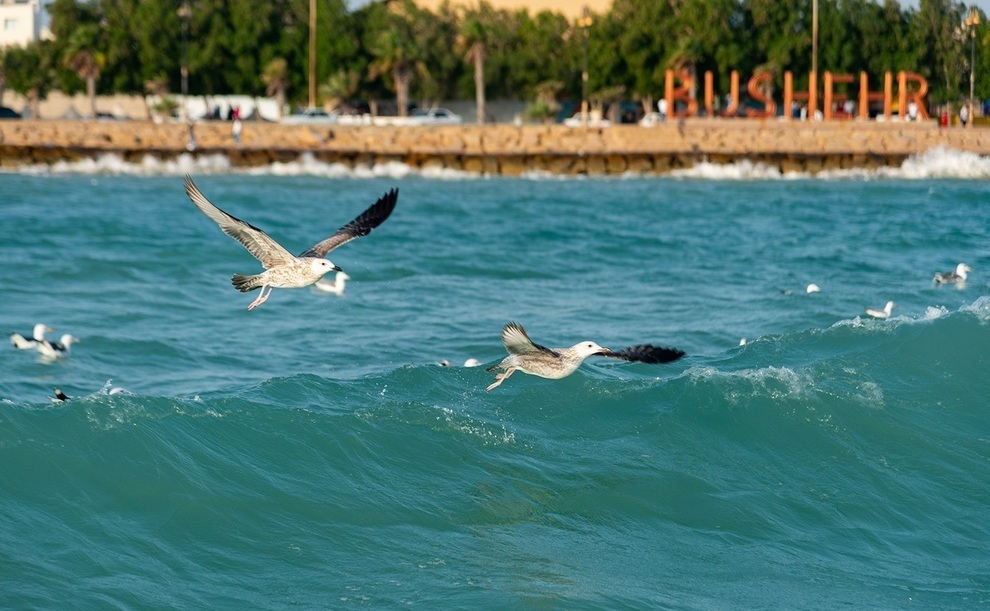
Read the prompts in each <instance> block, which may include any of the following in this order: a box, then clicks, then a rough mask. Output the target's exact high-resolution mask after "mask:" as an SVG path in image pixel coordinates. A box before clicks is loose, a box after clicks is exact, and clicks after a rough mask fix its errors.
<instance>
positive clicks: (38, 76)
mask: <svg viewBox="0 0 990 611" xmlns="http://www.w3.org/2000/svg"><path fill="white" fill-rule="evenodd" d="M54 55H55V49H54V45H53V44H52V42H51V41H49V40H41V41H37V42H32V43H30V44H28V45H27V46H24V47H10V48H8V49H7V51H6V53H4V56H3V73H4V75H5V76H6V81H7V86H8V87H10V88H11V89H12V90H14V91H16V92H17V93H20V94H21V95H23V96H24V97H25V98H27V100H28V105H29V108H30V112H31V118H32V119H38V118H40V117H41V114H40V112H39V105H40V103H41V101H42V100H44V99H45V98H46V97H48V93H49V92H50V91H51V86H52V83H53V81H54V70H53V65H54V62H53V57H54Z"/></svg>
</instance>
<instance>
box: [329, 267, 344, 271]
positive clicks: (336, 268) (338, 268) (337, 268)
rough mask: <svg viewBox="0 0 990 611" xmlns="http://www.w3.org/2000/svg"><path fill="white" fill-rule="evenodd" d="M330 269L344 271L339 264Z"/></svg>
mask: <svg viewBox="0 0 990 611" xmlns="http://www.w3.org/2000/svg"><path fill="white" fill-rule="evenodd" d="M330 271H334V272H342V271H344V270H342V269H340V266H339V265H334V266H333V267H331V268H330Z"/></svg>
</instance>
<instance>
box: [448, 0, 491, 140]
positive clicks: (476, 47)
mask: <svg viewBox="0 0 990 611" xmlns="http://www.w3.org/2000/svg"><path fill="white" fill-rule="evenodd" d="M493 14H494V10H493V9H492V7H491V5H490V4H488V3H487V2H482V3H480V4H479V5H478V7H477V8H473V9H469V10H467V11H465V12H464V14H463V16H462V20H461V29H460V33H459V34H458V36H457V50H458V51H459V52H461V53H463V54H464V60H465V61H467V62H469V63H470V64H472V66H473V67H474V101H475V110H476V113H475V120H476V121H477V123H478V124H479V125H480V124H482V123H484V122H485V59H486V58H487V56H488V38H489V36H488V23H489V22H490V21H492V17H493Z"/></svg>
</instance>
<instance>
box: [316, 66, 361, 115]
mask: <svg viewBox="0 0 990 611" xmlns="http://www.w3.org/2000/svg"><path fill="white" fill-rule="evenodd" d="M360 87H361V74H360V73H359V72H358V71H356V70H338V71H337V72H334V73H333V74H331V75H330V76H329V77H327V80H326V81H324V82H323V84H322V85H320V95H321V96H322V97H324V98H326V99H327V100H329V104H330V105H331V106H332V107H334V108H335V107H337V106H340V105H341V104H344V103H345V102H346V101H347V100H349V99H352V98H353V97H354V96H355V95H357V92H358V90H359V89H360Z"/></svg>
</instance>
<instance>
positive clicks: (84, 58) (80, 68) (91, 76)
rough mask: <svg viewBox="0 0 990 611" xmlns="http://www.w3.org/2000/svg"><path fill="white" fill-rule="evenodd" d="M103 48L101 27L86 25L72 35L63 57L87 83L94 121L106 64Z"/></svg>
mask: <svg viewBox="0 0 990 611" xmlns="http://www.w3.org/2000/svg"><path fill="white" fill-rule="evenodd" d="M102 46H103V45H102V41H101V40H100V27H99V25H96V24H86V25H83V26H80V27H79V28H78V29H77V30H76V31H74V32H73V33H72V35H71V36H70V37H69V41H68V43H67V45H66V49H65V51H64V52H63V53H64V55H63V56H62V57H63V60H62V61H63V62H64V64H65V66H66V67H67V68H69V69H70V70H72V71H73V72H75V73H76V75H77V76H78V77H79V78H80V79H82V80H83V81H84V82H85V83H86V96H87V97H88V98H89V116H90V118H94V119H95V118H96V82H97V81H98V80H99V78H100V71H101V70H102V69H103V66H104V65H105V64H106V55H105V54H104V53H103V51H101V50H100V49H101V48H102Z"/></svg>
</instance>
